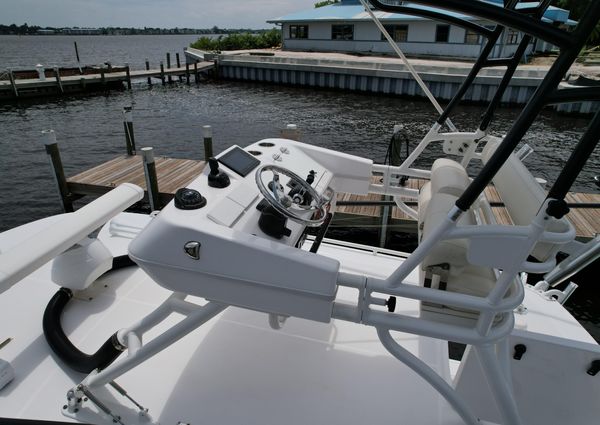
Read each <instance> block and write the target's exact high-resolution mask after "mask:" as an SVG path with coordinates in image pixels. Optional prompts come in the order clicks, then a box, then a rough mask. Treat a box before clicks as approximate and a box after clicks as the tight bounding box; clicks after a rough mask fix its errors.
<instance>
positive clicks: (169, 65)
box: [167, 52, 173, 84]
mask: <svg viewBox="0 0 600 425" xmlns="http://www.w3.org/2000/svg"><path fill="white" fill-rule="evenodd" d="M167 69H171V53H169V52H167ZM172 82H173V78H172V77H171V74H169V84H171V83H172Z"/></svg>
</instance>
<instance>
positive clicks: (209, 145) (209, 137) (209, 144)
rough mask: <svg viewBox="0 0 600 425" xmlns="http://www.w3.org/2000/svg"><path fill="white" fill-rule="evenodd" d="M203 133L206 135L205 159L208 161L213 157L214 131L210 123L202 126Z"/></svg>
mask: <svg viewBox="0 0 600 425" xmlns="http://www.w3.org/2000/svg"><path fill="white" fill-rule="evenodd" d="M202 135H203V136H204V160H205V161H208V159H209V158H212V157H213V131H212V127H211V126H210V125H205V126H204V127H202Z"/></svg>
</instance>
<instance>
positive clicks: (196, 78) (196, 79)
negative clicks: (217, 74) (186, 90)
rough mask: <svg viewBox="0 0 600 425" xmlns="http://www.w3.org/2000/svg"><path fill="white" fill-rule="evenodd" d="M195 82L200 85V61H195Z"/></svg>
mask: <svg viewBox="0 0 600 425" xmlns="http://www.w3.org/2000/svg"><path fill="white" fill-rule="evenodd" d="M194 81H195V82H196V84H198V83H199V82H200V81H198V61H194Z"/></svg>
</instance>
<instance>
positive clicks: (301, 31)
mask: <svg viewBox="0 0 600 425" xmlns="http://www.w3.org/2000/svg"><path fill="white" fill-rule="evenodd" d="M290 38H308V25H290Z"/></svg>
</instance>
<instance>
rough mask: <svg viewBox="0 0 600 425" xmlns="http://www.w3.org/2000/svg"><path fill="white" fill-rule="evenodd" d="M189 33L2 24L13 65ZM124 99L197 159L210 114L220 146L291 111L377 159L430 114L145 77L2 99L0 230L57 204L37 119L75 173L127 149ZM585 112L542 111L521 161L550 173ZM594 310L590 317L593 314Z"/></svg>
mask: <svg viewBox="0 0 600 425" xmlns="http://www.w3.org/2000/svg"><path fill="white" fill-rule="evenodd" d="M196 38H197V37H196V36H39V37H36V36H33V37H32V36H29V37H19V36H0V64H2V66H6V67H11V68H14V69H19V68H31V67H33V66H34V65H35V64H36V63H42V64H44V65H58V66H60V65H65V66H66V65H73V64H74V63H75V59H74V58H75V54H74V49H73V41H77V43H78V47H79V52H80V55H81V61H82V63H83V64H96V63H102V62H106V61H110V62H112V63H113V64H115V65H120V64H122V63H125V62H128V63H130V64H131V66H132V68H133V69H141V68H142V67H143V63H144V60H145V58H148V59H149V60H150V62H151V63H153V64H157V63H158V62H159V61H160V60H164V56H165V53H166V52H171V55H172V58H174V56H175V52H180V53H181V54H182V53H183V47H185V46H187V45H189V43H190V42H192V41H194V40H195V39H196ZM130 105H131V106H133V108H134V127H135V134H136V143H137V146H138V148H140V147H143V146H152V147H154V149H155V154H156V155H164V156H173V157H180V158H197V159H201V158H202V152H203V148H202V131H201V130H202V126H203V125H212V126H213V128H214V141H215V151H216V152H218V151H220V150H221V149H224V148H226V147H228V146H230V145H231V144H238V145H241V146H246V145H248V144H250V143H253V142H254V141H256V140H259V139H261V138H266V137H274V136H278V135H279V131H280V130H281V129H282V128H283V127H285V125H286V124H288V123H294V124H297V125H298V126H299V128H300V129H301V133H302V141H304V142H307V143H313V144H316V145H319V146H324V147H328V148H333V149H339V150H343V151H344V152H347V153H350V154H356V155H363V156H368V157H370V158H373V159H374V160H376V161H379V162H381V161H383V159H384V157H385V152H386V149H387V144H388V141H389V138H390V135H391V130H392V128H393V125H394V124H402V125H403V126H404V129H405V132H406V133H407V134H408V136H409V138H410V140H411V143H412V146H413V147H414V146H415V145H416V143H417V142H418V140H419V139H420V138H421V137H422V136H423V135H424V134H425V133H426V132H427V130H428V129H429V127H430V125H431V123H432V122H433V121H434V119H435V116H436V113H435V112H434V110H433V108H432V107H431V106H430V105H429V104H428V103H427V102H426V101H423V100H414V99H404V98H398V97H389V96H382V95H377V94H359V93H343V92H340V91H328V90H315V89H308V88H296V87H282V86H275V85H265V84H253V83H243V82H227V81H217V82H206V83H202V84H200V85H198V86H197V85H195V84H192V85H191V86H186V85H185V84H175V85H173V86H170V87H162V86H160V85H154V86H153V87H152V88H149V87H148V86H147V85H146V84H145V82H143V81H140V82H137V83H136V84H134V88H133V90H132V91H123V92H111V93H109V94H103V95H86V96H76V97H64V98H59V99H51V100H44V101H31V102H26V103H20V104H13V105H0V130H1V131H0V205H2V208H0V231H3V230H6V229H9V228H12V227H14V226H17V225H20V224H23V223H26V222H29V221H31V220H35V219H39V218H42V217H45V216H48V215H51V214H57V213H59V212H60V203H59V199H58V195H57V192H56V187H55V183H54V181H53V177H52V174H51V168H50V165H49V163H48V158H47V156H46V154H45V152H44V148H43V145H42V143H41V137H40V132H41V131H42V130H44V129H54V130H55V131H56V135H57V139H58V141H59V146H60V149H61V153H62V159H63V163H64V168H65V171H66V174H67V175H73V174H75V173H77V172H80V171H83V170H85V169H87V168H90V167H91V166H93V165H97V164H99V163H101V162H103V161H106V160H109V159H111V158H113V157H115V156H116V155H119V154H123V153H124V152H125V142H124V135H123V125H122V118H123V117H122V108H123V107H124V106H130ZM481 112H482V109H481V107H478V106H464V107H461V108H459V109H458V110H457V112H456V114H455V115H454V116H453V117H452V119H453V121H454V123H455V124H456V125H457V127H458V128H459V129H461V130H474V129H475V128H476V126H477V123H478V119H479V116H480V114H481ZM517 115H518V110H516V109H508V108H505V109H501V110H500V111H499V113H498V114H497V117H496V119H495V121H494V123H493V126H492V128H493V129H494V133H496V134H499V135H501V134H504V133H505V132H506V131H507V130H508V128H509V126H510V124H511V123H512V122H513V120H514V119H515V118H516V116H517ZM586 123H587V120H585V119H581V118H572V117H567V116H564V115H559V114H557V113H554V112H550V111H548V112H545V113H543V114H542V116H541V117H540V118H539V119H538V121H537V122H536V123H535V124H534V126H533V127H532V128H531V129H530V131H529V132H528V134H527V135H526V137H525V141H526V142H527V143H528V144H529V145H531V146H532V147H533V148H534V149H535V153H534V154H533V155H532V156H530V157H529V158H528V159H527V165H528V166H529V167H530V168H531V169H532V170H533V172H534V174H535V175H536V176H539V177H543V178H546V179H547V180H549V181H550V182H552V181H553V179H554V178H555V177H556V175H557V173H558V172H559V171H560V169H561V167H562V165H563V164H564V162H565V161H566V159H567V156H568V149H569V147H571V146H572V145H573V143H576V141H577V139H578V137H579V136H580V135H581V134H582V132H583V131H584V129H585V126H586ZM436 152H439V151H433V153H434V154H435V153H436ZM429 157H431V156H429ZM427 162H429V160H427V158H426V159H425V160H424V164H423V165H426V163H427ZM597 174H600V155H599V154H598V152H596V153H595V154H594V156H593V157H591V158H590V160H589V162H588V167H587V169H586V170H585V171H584V172H583V173H582V175H581V176H580V177H579V179H578V180H577V182H576V184H575V187H574V189H575V190H579V191H584V192H594V191H596V190H597V189H596V187H595V185H594V184H593V182H592V179H593V176H595V175H597ZM596 305H598V304H596ZM588 307H589V308H593V307H592V306H591V305H590V306H588ZM589 308H587V307H586V314H588V313H589ZM596 313H597V310H596ZM596 313H594V314H595V315H594V314H592V315H591V316H590V317H587V318H586V320H587V321H588V322H591V323H595V324H598V318H599V317H600V314H596ZM595 332H597V330H596V331H595ZM596 335H597V336H598V337H600V332H597V333H596Z"/></svg>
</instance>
